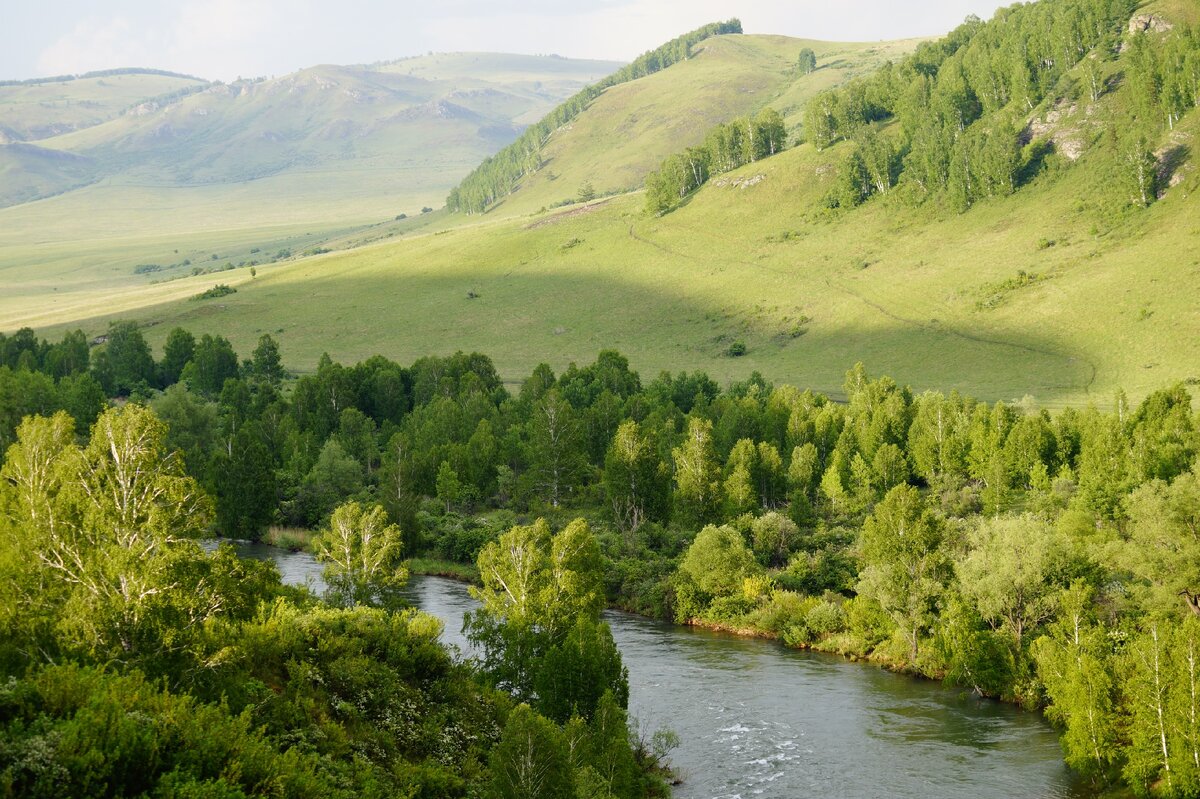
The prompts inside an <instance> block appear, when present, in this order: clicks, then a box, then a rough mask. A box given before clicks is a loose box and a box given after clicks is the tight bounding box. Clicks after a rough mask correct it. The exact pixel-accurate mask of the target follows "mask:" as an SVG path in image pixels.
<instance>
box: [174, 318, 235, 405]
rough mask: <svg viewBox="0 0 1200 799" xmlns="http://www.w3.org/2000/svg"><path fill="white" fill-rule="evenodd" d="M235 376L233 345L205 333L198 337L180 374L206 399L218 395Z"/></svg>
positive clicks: (221, 338) (222, 338)
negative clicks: (194, 347) (189, 359)
mask: <svg viewBox="0 0 1200 799" xmlns="http://www.w3.org/2000/svg"><path fill="white" fill-rule="evenodd" d="M237 376H238V358H237V353H236V352H234V351H233V345H231V344H230V343H229V341H228V340H227V339H225V338H224V337H223V336H210V335H208V334H207V333H205V334H204V335H203V336H201V337H200V341H199V342H198V343H197V344H196V351H195V353H194V354H193V355H192V360H191V361H189V362H188V365H187V366H186V367H184V370H183V374H182V377H183V379H184V380H186V381H188V384H189V385H190V386H191V388H192V389H193V390H195V391H197V392H199V393H200V394H202V395H204V396H206V397H215V396H217V395H218V394H220V393H221V389H222V388H224V387H225V381H226V380H228V379H229V378H233V377H237Z"/></svg>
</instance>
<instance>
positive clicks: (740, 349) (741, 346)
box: [725, 341, 746, 358]
mask: <svg viewBox="0 0 1200 799" xmlns="http://www.w3.org/2000/svg"><path fill="white" fill-rule="evenodd" d="M725 354H726V355H728V356H729V357H730V358H740V357H742V356H743V355H745V354H746V342H744V341H735V342H733V343H732V344H730V345H729V346H728V347H726V349H725Z"/></svg>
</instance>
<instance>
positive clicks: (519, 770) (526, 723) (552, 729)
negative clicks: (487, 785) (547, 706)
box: [489, 705, 575, 799]
mask: <svg viewBox="0 0 1200 799" xmlns="http://www.w3.org/2000/svg"><path fill="white" fill-rule="evenodd" d="M489 768H490V771H491V773H492V786H491V787H492V795H493V796H495V797H496V799H562V797H569V796H574V794H575V787H574V779H573V774H572V771H571V763H570V759H569V757H568V754H567V747H566V744H565V742H564V740H563V734H562V730H560V729H559V728H558V727H557V726H555V725H554V724H553V723H552V722H550V721H548V720H546V719H545V718H542V717H541V716H539V715H538V714H537V713H535V712H534V711H533V710H532V709H531V708H530V707H529V706H528V705H518V706H517V707H515V708H514V709H513V711H512V712H511V713H509V715H508V723H507V724H505V725H504V732H503V733H502V734H501V736H500V742H499V743H498V744H496V746H495V748H493V749H492V753H491V756H490V758H489Z"/></svg>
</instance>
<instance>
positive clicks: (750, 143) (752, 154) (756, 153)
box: [646, 108, 787, 214]
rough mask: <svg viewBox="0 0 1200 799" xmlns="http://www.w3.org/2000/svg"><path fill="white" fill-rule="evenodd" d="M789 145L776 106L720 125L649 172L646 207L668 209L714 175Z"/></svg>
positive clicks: (650, 210)
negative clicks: (702, 138)
mask: <svg viewBox="0 0 1200 799" xmlns="http://www.w3.org/2000/svg"><path fill="white" fill-rule="evenodd" d="M786 146H787V127H786V126H785V125H784V122H783V117H782V116H780V115H779V112H778V111H776V110H775V109H774V108H764V109H763V110H762V111H760V112H758V114H756V115H754V116H746V117H739V118H737V119H734V120H732V121H730V122H725V123H722V124H720V125H717V126H716V127H715V128H713V129H712V130H711V131H709V133H708V135H707V136H706V137H705V139H704V142H703V143H702V144H700V145H699V146H697V147H689V148H687V149H686V150H684V151H683V152H681V153H675V154H674V155H671V156H668V157H667V159H666V160H665V161H663V163H662V164H661V165H660V166H659V168H658V169H657V170H655V171H654V172H651V173H650V174H649V175H647V176H646V211H647V213H651V214H662V213H665V212H667V211H669V210H671V209H672V208H675V207H676V206H678V205H679V204H680V203H681V202H682V201H683V200H685V199H686V198H687V197H688V196H689V195H690V194H691V193H692V192H694V191H696V190H697V189H699V188H700V187H701V186H703V185H704V184H705V183H707V182H708V179H709V178H710V177H712V176H713V175H719V174H721V173H722V172H729V171H731V170H734V169H737V168H738V167H740V166H744V165H746V164H749V163H753V162H755V161H758V160H759V159H762V158H766V157H768V156H771V155H774V154H775V153H777V152H781V151H782V150H783V149H784V148H785V147H786Z"/></svg>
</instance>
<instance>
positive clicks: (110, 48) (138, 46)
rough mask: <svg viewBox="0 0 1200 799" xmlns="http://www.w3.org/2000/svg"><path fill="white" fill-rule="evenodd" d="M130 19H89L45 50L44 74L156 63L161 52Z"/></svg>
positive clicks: (40, 61)
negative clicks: (156, 58) (151, 44)
mask: <svg viewBox="0 0 1200 799" xmlns="http://www.w3.org/2000/svg"><path fill="white" fill-rule="evenodd" d="M155 49H156V48H153V47H151V46H150V43H149V42H148V41H147V39H146V37H145V34H144V33H139V32H138V31H137V30H136V29H135V28H134V26H133V25H132V24H131V23H130V22H129V20H127V19H125V18H124V17H117V18H115V19H112V20H108V21H107V22H101V21H98V20H95V19H87V20H84V21H82V22H79V23H77V24H76V25H75V27H74V28H72V29H71V30H70V31H69V32H68V33H67V34H65V35H64V36H62V37H61V38H59V39H58V40H57V41H56V42H54V43H53V44H52V45H50V46H49V47H48V48H46V50H44V51H43V52H42V54H41V56H40V57H39V58H38V69H39V70H40V72H41V74H43V75H65V74H71V73H76V72H87V71H88V70H93V69H108V68H111V67H117V66H145V67H152V66H154V64H153V61H152V60H150V59H153V58H154V57H155V56H156V55H157V53H155Z"/></svg>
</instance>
